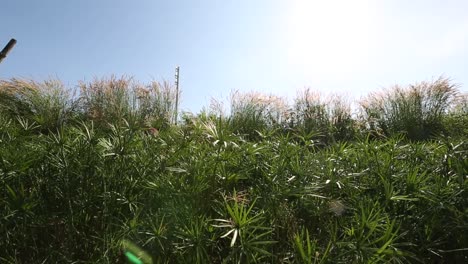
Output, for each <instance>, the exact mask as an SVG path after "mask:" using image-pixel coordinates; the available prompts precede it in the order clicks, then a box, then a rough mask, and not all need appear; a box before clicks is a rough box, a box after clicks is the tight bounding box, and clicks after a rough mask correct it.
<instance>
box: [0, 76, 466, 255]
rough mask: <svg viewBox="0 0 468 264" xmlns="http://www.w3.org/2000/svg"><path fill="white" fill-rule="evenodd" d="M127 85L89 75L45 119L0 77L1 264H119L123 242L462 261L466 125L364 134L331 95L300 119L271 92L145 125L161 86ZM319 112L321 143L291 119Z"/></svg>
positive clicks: (310, 105) (182, 249)
mask: <svg viewBox="0 0 468 264" xmlns="http://www.w3.org/2000/svg"><path fill="white" fill-rule="evenodd" d="M7 83H9V84H11V83H13V84H14V82H12V81H10V82H7ZM132 83H133V84H132ZM134 84H135V83H134V82H132V81H129V80H128V79H126V78H124V79H123V80H120V79H114V80H112V81H109V80H101V81H93V82H92V83H90V84H86V85H85V88H83V89H84V92H83V93H81V94H80V96H81V98H78V99H77V98H75V97H72V98H75V99H77V100H79V101H72V102H79V103H80V104H81V105H80V106H81V107H82V108H70V109H73V111H71V110H70V111H71V113H73V114H72V115H66V116H65V117H66V118H64V120H65V122H62V123H61V125H60V126H59V127H57V128H56V129H48V130H42V129H39V128H40V127H41V126H42V123H39V121H37V120H39V118H38V115H41V113H44V112H43V111H37V110H35V109H41V108H40V107H38V108H33V107H31V105H33V104H32V103H31V104H30V103H29V102H30V99H28V97H22V95H21V96H20V95H15V96H12V95H11V94H14V93H11V92H9V93H6V92H5V91H7V90H6V88H5V87H10V86H6V85H5V86H3V87H4V88H3V90H2V91H3V93H2V96H5V97H2V98H7V96H10V97H9V98H11V101H9V100H6V101H3V103H2V104H1V107H2V108H1V109H0V112H1V115H0V190H1V191H0V234H2V237H1V238H2V239H0V262H2V263H47V262H51V263H62V262H64V263H70V262H74V263H124V262H125V255H124V254H125V253H126V252H125V250H129V248H130V250H133V251H141V250H143V251H145V252H146V254H144V256H145V257H144V259H145V261H146V262H149V259H150V258H151V259H152V262H153V263H441V262H445V263H465V262H466V261H467V260H468V249H467V246H466V245H467V244H468V240H467V236H466V235H465V234H466V233H467V232H468V228H467V225H466V223H467V221H468V218H467V217H468V216H467V213H466V204H467V202H468V199H467V196H466V193H467V191H468V184H467V178H466V177H467V170H466V168H467V167H468V163H467V161H468V144H467V142H466V135H465V136H460V135H459V136H457V137H455V136H451V135H449V136H446V135H444V134H438V135H437V137H434V138H433V140H430V141H408V140H406V139H405V138H404V135H396V134H391V133H390V132H388V131H386V133H389V134H387V135H386V137H383V138H382V140H373V139H372V138H371V137H369V136H363V137H361V136H360V135H359V134H360V133H362V134H363V135H367V133H368V130H363V131H359V130H358V127H357V126H356V125H355V124H354V122H357V121H356V120H349V119H350V113H349V107H348V106H347V104H346V103H343V101H342V100H340V99H337V101H336V102H332V103H329V101H327V104H326V105H324V104H325V103H322V102H324V101H321V100H322V99H320V100H317V99H316V98H314V97H312V98H309V99H308V100H304V101H299V102H300V103H301V104H298V106H301V107H302V108H296V112H297V113H298V114H299V119H292V117H291V115H290V114H291V112H292V109H294V108H292V107H283V104H281V107H277V106H275V104H274V103H273V102H275V100H276V99H274V98H273V99H271V98H269V97H266V99H265V98H264V99H265V101H264V103H265V104H264V105H262V104H260V105H259V106H256V105H253V106H249V103H250V104H255V103H256V102H258V101H256V100H259V99H255V100H253V99H252V101H249V100H245V101H240V102H238V106H239V108H237V110H236V109H235V111H234V112H233V115H232V116H224V115H222V113H221V112H218V113H216V112H215V113H207V114H206V115H204V116H198V117H197V116H193V115H188V114H186V115H184V118H185V122H184V123H182V124H181V125H179V126H169V127H168V128H167V129H162V130H161V131H160V133H159V134H158V135H152V134H149V133H146V132H145V131H143V130H142V129H135V128H136V127H140V126H141V127H146V126H149V125H152V124H151V122H159V121H155V120H158V118H164V120H168V119H167V116H170V114H169V115H165V114H164V113H167V111H168V109H171V108H170V107H166V108H165V106H168V105H170V104H164V103H161V102H166V101H165V100H166V99H167V98H172V97H169V96H168V97H164V96H163V97H162V98H166V99H163V100H162V101H158V100H159V99H158V98H161V97H158V96H159V94H158V92H157V91H154V95H151V93H153V92H151V91H149V89H150V88H151V87H149V86H145V87H141V86H138V85H136V84H135V85H134ZM15 85H16V84H14V85H11V86H14V87H16V88H19V87H20V86H19V84H18V85H16V86H15ZM82 87H84V86H82ZM168 87H169V86H168ZM103 88H105V89H103ZM140 88H141V89H145V91H149V92H148V93H150V95H151V96H148V97H142V98H139V97H140V95H141V94H138V93H139V92H142V91H140V90H138V89H140ZM159 88H161V87H159ZM168 89H169V88H168ZM8 91H10V90H8ZM104 92H106V93H107V94H106V93H104ZM142 93H143V94H146V92H144V91H143V92H142ZM137 94H138V96H137ZM36 96H43V95H36ZM152 96H154V97H152ZM252 97H253V96H251V97H248V98H252ZM254 98H257V97H254ZM260 98H261V97H260ZM150 99H151V100H150ZM145 100H148V101H145ZM167 100H170V99H167ZM272 101H273V102H272ZM35 102H36V101H35ZM260 102H263V101H260ZM114 103H115V104H114ZM145 103H148V105H146V106H145ZM77 104H78V103H77ZM72 105H73V104H72ZM278 105H280V104H278ZM317 105H318V106H317ZM43 106H44V107H48V106H49V105H48V104H44V105H43ZM244 106H245V108H244ZM316 106H317V107H316ZM22 107H24V109H25V110H24V109H23V108H22ZM158 107H160V108H158ZM250 107H252V108H250ZM256 107H257V108H256ZM154 108H155V109H154ZM66 109H67V108H66ZM145 109H147V111H146V110H145ZM158 109H162V110H158ZM245 109H247V110H245ZM251 109H253V110H252V112H250V111H251ZM278 109H281V111H279V110H278ZM297 109H299V110H297ZM448 109H450V111H449V113H452V112H454V113H455V112H456V113H458V111H459V110H455V109H458V108H457V107H454V108H452V107H449V108H448ZM282 111H284V112H282ZM59 112H60V111H59ZM65 112H66V111H65ZM46 113H48V112H46ZM161 113H162V114H161ZM245 113H248V114H245ZM276 113H280V114H278V115H277V114H276ZM284 113H286V115H281V114H284ZM244 114H245V115H244ZM236 115H237V116H236ZM443 117H444V118H445V117H446V116H445V113H444V114H443ZM132 118H133V119H132ZM236 118H238V119H236ZM252 118H255V119H252ZM294 118H297V117H294ZM122 120H125V122H123V121H122ZM132 120H134V122H132ZM240 120H246V121H245V122H246V123H245V125H244V126H243V123H242V122H240ZM257 120H260V121H259V122H260V124H257V123H256V121H257ZM273 120H274V121H275V122H276V123H273ZM367 120H368V119H366V121H367ZM443 120H445V121H444V122H452V121H450V119H443ZM254 121H255V122H254ZM145 122H149V123H150V124H148V123H145ZM165 122H169V121H165ZM314 122H315V123H314ZM319 122H323V125H324V126H326V127H325V128H326V129H325V130H320V131H321V133H322V134H324V135H325V136H324V137H325V138H326V139H327V141H325V140H323V141H322V142H321V143H324V144H321V145H320V147H318V146H317V140H322V139H321V138H312V140H310V138H306V137H305V136H303V135H304V134H305V132H303V131H301V130H302V129H306V128H307V129H310V131H311V133H312V134H314V133H316V132H315V131H316V130H318V129H324V127H321V125H322V123H319ZM277 124H280V125H281V126H283V125H288V126H290V127H289V128H288V129H284V128H282V127H281V126H280V125H277ZM444 124H445V123H444ZM453 124H456V123H453ZM445 125H447V124H445ZM340 126H343V128H342V129H343V130H341V129H340ZM340 131H346V133H354V134H350V135H348V134H346V133H345V134H344V136H343V134H340V133H341V132H340ZM351 135H352V136H351ZM136 245H137V246H136ZM139 248H141V250H140V249H139Z"/></svg>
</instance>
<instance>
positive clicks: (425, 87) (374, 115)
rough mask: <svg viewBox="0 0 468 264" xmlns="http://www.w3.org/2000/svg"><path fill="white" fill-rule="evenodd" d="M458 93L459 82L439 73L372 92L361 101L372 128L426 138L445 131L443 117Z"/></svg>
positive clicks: (412, 137)
mask: <svg viewBox="0 0 468 264" xmlns="http://www.w3.org/2000/svg"><path fill="white" fill-rule="evenodd" d="M456 96H457V85H455V84H452V83H451V82H450V80H449V79H446V78H443V77H440V78H439V79H437V80H435V81H433V82H421V83H417V84H415V85H410V86H408V87H405V88H403V87H400V86H395V87H393V88H392V89H389V90H385V91H383V92H381V93H373V94H371V95H369V96H368V97H367V98H366V99H364V101H363V102H362V103H361V106H362V109H363V111H364V114H365V118H366V119H367V122H368V124H369V128H371V129H373V130H376V129H377V130H382V132H383V133H384V134H386V135H392V134H397V133H403V134H404V135H405V136H406V137H407V138H409V139H412V140H423V139H428V138H431V137H433V136H435V135H436V134H438V133H442V132H443V130H444V128H443V124H442V120H443V118H444V117H445V116H446V115H447V111H448V110H449V107H450V105H451V104H452V103H453V101H454V100H455V98H456Z"/></svg>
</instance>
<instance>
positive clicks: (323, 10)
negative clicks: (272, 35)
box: [285, 0, 374, 77]
mask: <svg viewBox="0 0 468 264" xmlns="http://www.w3.org/2000/svg"><path fill="white" fill-rule="evenodd" d="M370 9H371V2H369V1H307V0H294V1H291V2H290V7H289V10H288V11H287V22H286V29H285V30H286V33H285V35H286V38H285V40H286V41H287V42H288V44H287V47H288V50H287V56H288V61H289V63H290V65H291V66H292V67H294V68H297V69H303V70H304V71H306V72H308V73H317V74H320V75H322V76H323V75H325V74H326V73H329V74H330V73H333V74H334V75H335V74H336V75H339V76H341V77H344V76H346V75H349V74H351V75H352V74H353V72H355V71H357V70H358V69H359V68H361V67H364V64H365V62H366V58H367V56H369V54H370V50H371V48H372V38H371V33H372V31H373V30H374V29H373V24H372V22H373V21H372V12H371V10H370ZM323 77H325V76H323ZM328 77H329V76H328Z"/></svg>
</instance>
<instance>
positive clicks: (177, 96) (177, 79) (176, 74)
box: [174, 66, 179, 125]
mask: <svg viewBox="0 0 468 264" xmlns="http://www.w3.org/2000/svg"><path fill="white" fill-rule="evenodd" d="M175 86H176V101H175V115H174V123H175V124H176V125H177V117H178V110H179V66H177V67H176V72H175Z"/></svg>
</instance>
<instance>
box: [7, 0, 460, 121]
mask: <svg viewBox="0 0 468 264" xmlns="http://www.w3.org/2000/svg"><path fill="white" fill-rule="evenodd" d="M466 14H468V1H465V0H459V1H456V0H438V1H436V0H412V1H408V0H388V1H386V0H381V1H374V0H362V1H361V0H352V1H350V0H343V1H335V0H322V1H315V0H310V1H307V0H283V1H280V0H232V1H231V0H225V1H221V0H211V1H208V0H200V1H192V0H186V1H177V0H172V1H170V0H167V1H160V0H145V1H138V0H135V1H128V0H127V1H124V0H67V1H64V0H41V1H35V0H29V1H26V0H5V1H2V3H1V10H0V46H1V48H3V46H4V45H5V44H6V43H7V42H8V40H9V39H10V38H16V39H17V40H18V43H17V45H16V46H15V48H14V49H13V50H12V52H11V53H10V54H9V56H8V57H7V58H6V59H5V60H4V61H3V62H2V63H1V64H0V78H11V77H26V78H33V79H36V80H43V79H47V78H49V77H54V78H59V79H61V80H62V81H63V82H64V83H65V84H67V85H68V86H70V87H73V86H75V85H76V83H77V82H78V81H79V80H91V79H93V78H94V77H105V76H109V75H111V74H116V75H122V74H126V75H131V76H134V77H135V78H136V79H137V80H139V81H142V82H148V81H150V80H152V79H156V80H162V79H166V80H170V81H172V80H173V78H174V77H173V76H174V68H175V67H176V66H177V65H180V67H181V88H182V109H185V110H191V111H194V112H197V111H198V110H200V108H201V107H202V106H206V105H208V103H209V101H210V97H216V98H226V97H227V96H228V95H229V93H230V91H232V90H242V91H251V90H256V91H263V92H266V93H270V92H272V93H274V94H276V95H282V96H288V97H290V98H293V97H294V96H295V95H296V91H297V90H300V89H302V88H304V87H310V88H312V89H315V90H318V91H323V92H325V93H327V92H339V93H346V94H349V95H350V96H351V97H359V96H361V95H365V94H366V93H367V92H369V91H375V90H377V89H380V88H382V87H388V86H392V85H393V84H408V83H414V82H418V81H423V80H431V79H433V78H437V77H438V76H440V75H444V76H446V77H450V78H452V79H453V80H454V81H455V82H456V83H459V84H460V85H461V90H462V91H467V87H468V48H466V47H468V16H467V15H466Z"/></svg>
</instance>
